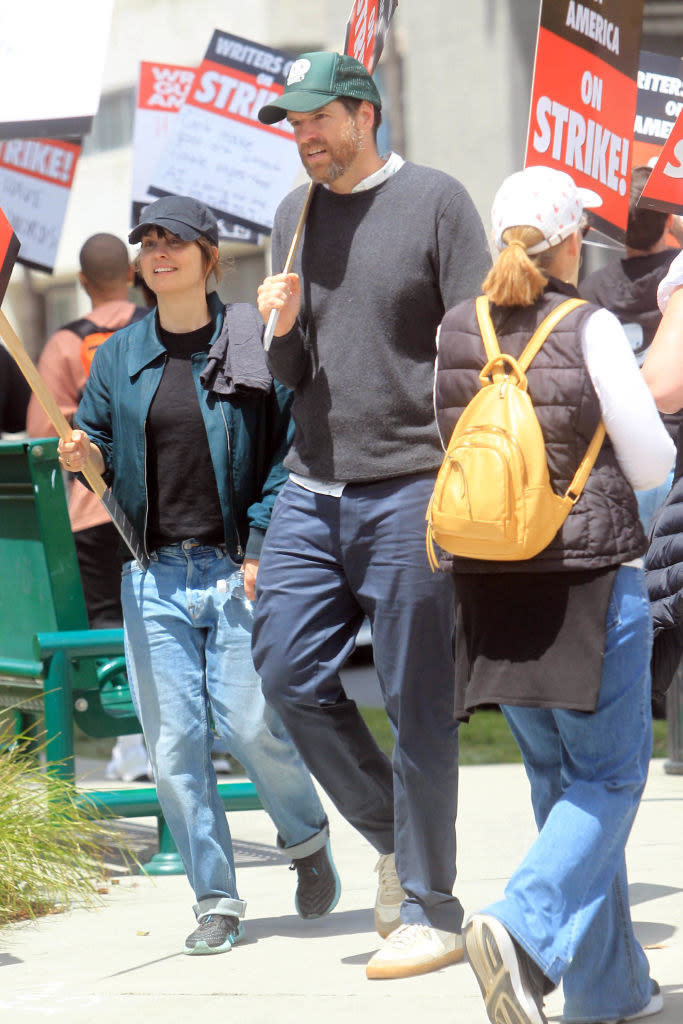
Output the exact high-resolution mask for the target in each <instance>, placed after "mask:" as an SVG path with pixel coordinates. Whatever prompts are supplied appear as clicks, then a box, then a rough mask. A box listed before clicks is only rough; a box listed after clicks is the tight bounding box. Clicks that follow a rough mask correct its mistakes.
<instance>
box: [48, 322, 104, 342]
mask: <svg viewBox="0 0 683 1024" xmlns="http://www.w3.org/2000/svg"><path fill="white" fill-rule="evenodd" d="M60 330H61V331H71V332H72V333H73V334H75V335H77V336H78V337H79V338H80V339H81V341H83V340H84V339H85V338H87V337H88V335H89V334H99V333H100V332H101V331H106V330H108V328H106V327H98V326H97V324H96V323H95V322H94V321H93V320H88V318H87V316H83V317H80V318H79V319H78V320H72V321H71V323H68V324H64V326H63V327H60Z"/></svg>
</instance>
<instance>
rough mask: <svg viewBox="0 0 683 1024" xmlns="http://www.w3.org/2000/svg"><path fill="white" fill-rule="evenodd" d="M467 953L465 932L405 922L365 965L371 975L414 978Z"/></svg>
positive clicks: (446, 964)
mask: <svg viewBox="0 0 683 1024" xmlns="http://www.w3.org/2000/svg"><path fill="white" fill-rule="evenodd" d="M463 954H464V950H463V944H462V935H456V934H455V933H454V932H442V931H439V929H438V928H430V927H429V925H426V924H402V925H401V926H400V927H399V928H397V929H396V931H394V932H392V933H391V935H390V936H389V938H388V939H386V941H385V942H384V945H383V946H382V948H381V949H379V950H378V951H377V952H376V953H375V955H374V956H373V957H372V959H371V960H370V961H369V963H368V965H367V967H366V968H365V973H366V975H367V977H368V978H412V977H413V976H414V975H416V974H428V973H429V971H438V969H439V968H440V967H447V966H448V964H455V963H457V962H458V960H462V958H463Z"/></svg>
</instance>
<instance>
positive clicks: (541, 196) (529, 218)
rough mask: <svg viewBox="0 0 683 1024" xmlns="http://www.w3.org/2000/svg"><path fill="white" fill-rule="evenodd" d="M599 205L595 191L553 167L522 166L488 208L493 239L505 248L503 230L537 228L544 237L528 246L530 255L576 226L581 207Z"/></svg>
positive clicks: (557, 241)
mask: <svg viewBox="0 0 683 1024" xmlns="http://www.w3.org/2000/svg"><path fill="white" fill-rule="evenodd" d="M596 206H602V199H601V198H600V196H599V195H598V194H597V192H592V191H591V190H590V189H587V188H577V186H576V184H575V183H574V179H573V178H572V177H571V175H569V174H565V172H564V171H557V170H555V168H553V167H541V166H536V167H525V168H524V170H523V171H517V173H516V174H511V175H510V176H509V178H506V179H505V181H504V182H503V184H502V185H501V186H500V188H499V189H498V191H497V193H496V197H495V199H494V200H493V206H492V208H491V224H492V226H493V236H494V241H495V244H496V246H497V248H498V249H499V250H503V249H504V248H505V247H506V244H507V243H506V242H505V241H504V240H503V232H504V231H506V230H507V229H508V228H518V227H532V228H537V229H538V230H539V231H540V232H541V233H542V234H543V236H544V240H543V241H542V242H539V243H538V244H537V245H532V246H530V247H529V248H528V249H527V250H526V251H527V253H528V254H529V255H530V256H533V255H535V254H536V253H538V252H543V251H544V250H545V249H550V248H552V246H554V245H559V244H560V242H562V241H564V239H565V238H568V237H569V235H571V233H572V232H573V231H576V229H577V228H578V227H579V225H580V223H581V218H582V216H583V211H584V209H591V208H593V207H596Z"/></svg>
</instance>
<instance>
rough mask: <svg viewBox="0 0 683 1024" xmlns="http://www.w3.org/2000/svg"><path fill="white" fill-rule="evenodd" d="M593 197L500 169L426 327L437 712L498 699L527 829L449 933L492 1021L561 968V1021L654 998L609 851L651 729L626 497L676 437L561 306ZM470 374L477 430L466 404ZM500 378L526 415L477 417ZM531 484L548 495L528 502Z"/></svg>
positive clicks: (594, 323) (639, 579) (610, 319)
mask: <svg viewBox="0 0 683 1024" xmlns="http://www.w3.org/2000/svg"><path fill="white" fill-rule="evenodd" d="M598 203H599V199H598V197H597V196H595V195H594V194H593V193H586V192H585V191H583V190H579V189H578V188H577V187H576V185H575V183H574V181H573V180H572V178H571V177H570V176H569V175H567V174H564V173H562V172H560V171H557V170H553V169H551V168H546V167H529V168H527V169H526V170H524V171H521V172H519V173H517V174H513V175H511V176H510V177H509V178H507V179H506V180H505V181H504V182H503V184H502V186H501V187H500V189H499V191H498V193H497V195H496V197H495V200H494V204H493V210H492V221H493V232H494V237H495V243H496V246H497V248H498V250H499V256H498V259H497V261H496V263H495V265H494V266H493V268H492V270H491V271H490V273H489V274H488V276H487V278H486V280H485V281H484V283H483V292H484V296H485V298H484V299H481V298H480V299H479V300H476V302H475V301H474V300H468V301H466V302H464V303H461V304H460V305H458V306H456V307H455V308H454V309H452V310H450V311H449V312H448V313H447V314H446V316H445V318H444V320H443V322H442V324H441V327H440V329H439V339H438V357H437V365H436V381H435V392H434V394H435V406H436V413H437V420H438V425H439V430H440V432H441V436H442V439H443V442H444V446H446V445H448V442H449V439H450V438H451V435H452V434H454V441H453V443H452V444H451V445H450V446H449V452H450V456H449V458H447V460H445V465H444V467H443V469H442V474H443V477H442V480H441V483H442V485H443V486H442V490H441V492H439V493H437V491H438V485H437V490H435V497H434V501H433V509H432V518H431V519H430V528H431V529H432V532H433V536H434V539H435V540H436V541H437V543H440V544H441V546H442V547H447V548H448V551H449V552H451V554H450V556H449V555H448V554H447V553H444V554H442V555H441V557H440V562H441V567H442V568H443V569H446V570H447V571H450V572H451V573H452V575H453V579H454V583H455V594H456V598H455V600H456V632H455V637H456V643H455V660H456V708H457V711H458V716H459V718H460V719H461V720H467V718H468V717H469V714H470V713H471V712H473V711H474V709H475V708H476V707H477V706H478V705H481V704H491V703H496V704H500V705H501V707H502V710H503V713H504V714H505V717H506V719H507V721H508V723H509V725H510V728H511V730H512V732H513V734H514V736H515V739H516V740H517V742H518V744H519V747H520V750H521V752H522V756H523V759H524V765H525V768H526V772H527V775H528V777H529V781H530V784H531V798H532V803H533V808H534V814H535V817H536V822H537V825H538V829H539V835H538V838H537V840H536V841H535V842H534V844H533V846H532V847H531V849H530V850H529V852H528V854H527V856H526V857H525V859H524V861H523V862H522V864H521V865H520V866H519V867H518V868H517V870H516V871H515V872H514V874H513V875H512V878H511V879H510V881H509V883H508V885H507V887H506V889H505V895H504V898H503V899H501V900H499V901H498V902H496V903H493V904H491V905H490V906H488V907H486V908H485V909H484V910H482V911H481V912H479V913H476V914H474V915H473V916H472V917H471V918H470V920H469V921H468V922H467V924H466V927H465V933H464V934H465V946H466V950H467V954H468V957H469V961H470V964H471V966H472V968H473V970H474V973H475V975H476V977H477V981H478V982H479V986H480V988H481V991H482V995H483V997H484V1000H485V1002H486V1008H487V1012H488V1015H489V1019H490V1020H491V1021H495V1022H501V1021H506V1022H507V1021H510V1022H512V1021H514V1022H515V1024H523V1022H524V1024H543V1022H545V1021H546V1017H545V1016H544V1013H543V998H544V996H545V995H546V994H547V993H549V992H550V991H551V990H552V989H553V988H555V987H556V986H557V985H558V984H559V983H560V981H562V982H563V986H564V1001H565V1002H564V1016H563V1019H564V1020H565V1021H573V1022H578V1021H585V1022H589V1021H590V1022H598V1021H601V1022H608V1021H610V1022H611V1021H621V1020H631V1019H633V1018H636V1017H640V1016H648V1015H650V1014H654V1013H656V1012H657V1011H658V1010H659V1009H661V1006H662V997H661V994H660V992H659V988H658V986H657V984H656V982H654V981H653V980H652V979H651V978H650V973H649V966H648V963H647V959H646V957H645V954H644V953H643V950H642V948H641V947H640V945H639V944H638V942H637V941H636V939H635V936H634V934H633V929H632V925H631V918H630V909H629V904H628V894H627V881H626V865H625V859H624V848H625V844H626V841H627V839H628V835H629V832H630V829H631V825H632V823H633V820H634V817H635V814H636V811H637V808H638V804H639V801H640V797H641V794H642V791H643V787H644V785H645V779H646V776H647V769H648V763H649V758H650V751H651V742H652V736H651V719H650V670H649V665H650V648H651V642H652V630H651V625H650V614H649V604H648V598H647V593H646V590H645V586H644V582H643V571H642V555H643V553H644V551H645V547H646V541H645V536H644V534H643V530H642V527H641V525H640V521H639V518H638V508H637V504H636V500H635V497H634V494H633V488H634V487H635V488H641V489H644V488H647V487H652V486H655V485H656V484H658V483H659V482H660V481H661V480H663V479H664V477H665V476H666V474H667V473H668V471H669V469H670V467H671V464H672V461H673V457H674V448H673V444H672V442H671V440H670V438H669V436H668V434H667V432H666V430H665V429H664V427H663V426H662V424H661V421H660V419H659V416H658V414H657V411H656V409H655V406H654V402H653V401H652V398H651V396H650V394H649V392H648V391H647V388H646V386H645V383H644V381H643V380H642V377H641V376H640V373H639V370H638V367H637V365H636V362H635V358H634V356H633V354H632V352H631V348H630V345H629V343H628V340H627V338H626V336H625V335H624V333H623V330H622V328H621V326H620V325H619V323H618V321H617V320H616V318H615V317H614V316H613V315H612V314H611V313H608V312H607V311H606V310H602V309H598V308H597V307H595V306H592V305H590V304H588V303H578V302H571V303H569V304H566V303H567V300H568V299H576V298H577V297H578V293H577V291H576V284H577V281H578V272H579V262H580V253H581V243H582V237H583V234H584V233H585V230H586V228H587V219H586V215H585V213H584V207H585V206H590V205H598ZM561 307H562V308H561ZM549 316H552V319H550V320H549V319H548V317H549ZM539 330H540V332H541V333H540V335H539ZM483 335H484V336H485V337H486V343H485V342H484V340H483V337H482V336H483ZM541 335H545V336H544V337H541ZM534 336H535V343H534V346H533V351H532V352H531V353H530V352H528V351H527V352H526V353H524V349H525V348H526V346H527V344H528V342H529V339H530V338H532V337H534ZM539 338H540V341H539ZM499 351H500V353H502V355H501V354H497V353H498V352H499ZM485 387H490V388H492V389H493V390H492V391H491V392H490V395H489V399H487V402H488V408H487V412H486V413H485V414H483V419H484V420H486V421H487V422H488V424H489V428H490V429H489V433H490V434H491V435H492V439H490V440H488V441H485V440H484V438H483V433H484V428H485V427H486V426H487V423H485V422H482V415H479V416H474V417H472V409H471V407H470V403H471V401H472V399H473V398H474V397H475V395H477V393H478V392H479V391H480V389H481V390H483V389H484V388H485ZM511 388H512V389H519V390H521V392H523V393H524V395H525V396H526V397H525V401H526V399H527V398H528V399H529V400H530V401H529V402H527V405H529V406H530V407H531V408H532V412H531V413H529V411H528V409H526V408H525V411H524V412H523V413H520V414H519V416H518V417H517V420H516V419H515V417H516V413H514V411H513V413H512V414H508V417H507V420H506V421H505V422H504V423H502V425H501V424H494V425H493V427H491V423H492V421H493V419H494V418H495V417H496V415H497V413H496V409H495V405H496V401H497V399H500V403H501V404H504V403H506V402H508V400H509V398H510V395H509V391H510V389H511ZM472 404H473V405H474V403H472ZM515 408H516V407H515ZM461 417H464V419H463V422H462V423H459V421H460V419H461ZM520 417H521V418H522V419H523V420H524V428H525V429H526V428H527V427H528V425H529V421H530V420H531V419H532V418H534V419H535V420H537V425H538V426H540V432H541V435H542V439H543V442H544V447H545V459H542V458H541V459H540V460H539V457H538V451H536V452H535V454H534V462H535V464H534V465H533V466H530V465H529V466H528V465H527V464H526V462H525V454H526V452H525V446H526V445H527V441H526V440H525V439H524V438H523V437H522V436H521V435H522V433H523V431H522V427H521V425H520V423H519V422H518V420H519V418H520ZM601 420H602V422H603V423H604V427H605V429H606V437H605V440H604V442H603V432H602V429H601V426H600V424H601ZM456 425H457V426H456ZM454 432H455V433H454ZM518 433H519V436H518ZM456 435H458V436H456ZM504 435H505V436H504ZM456 441H457V444H456ZM546 462H547V467H546ZM540 463H543V464H542V465H540ZM484 465H486V466H487V469H486V472H485V473H482V472H481V470H482V466H484ZM580 467H582V469H581V470H580ZM577 471H579V472H577ZM536 488H539V489H543V488H546V489H547V488H549V489H550V491H552V492H554V494H551V495H550V497H549V498H548V496H547V495H546V498H547V500H546V499H544V501H541V502H540V503H539V502H538V501H537V500H536V495H535V494H534V493H533V491H534V489H536ZM553 497H556V499H557V501H556V502H555V503H553V502H552V498H553ZM544 502H545V503H544ZM561 504H562V507H560V505H561ZM435 505H438V506H439V508H438V509H437V508H435V507H434V506H435ZM437 513H441V514H442V519H438V515H437ZM449 516H450V518H449ZM551 518H552V522H550V525H549V519H551ZM449 524H450V526H449ZM449 529H450V532H449ZM482 538H490V540H487V539H484V541H483V542H482ZM534 538H537V539H536V540H535V541H534ZM520 552H521V553H520Z"/></svg>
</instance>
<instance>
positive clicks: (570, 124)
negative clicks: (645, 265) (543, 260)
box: [525, 0, 643, 241]
mask: <svg viewBox="0 0 683 1024" xmlns="http://www.w3.org/2000/svg"><path fill="white" fill-rule="evenodd" d="M642 21H643V0H590V2H585V3H576V2H575V0H543V3H542V5H541V15H540V24H539V29H538V41H537V44H536V64H535V68H534V82H533V89H532V98H531V111H530V116H529V133H528V137H527V147H526V159H525V164H526V165H527V166H529V165H532V164H545V165H547V166H550V167H555V168H557V169H558V170H561V171H566V172H567V173H568V174H571V176H572V177H573V178H574V180H575V182H576V184H577V185H579V186H580V187H583V188H588V189H591V190H593V191H594V192H597V193H598V195H599V196H600V198H601V199H602V206H601V207H600V208H599V210H597V211H595V210H593V211H591V218H592V219H593V220H594V222H595V224H596V226H597V227H598V228H600V230H601V231H603V232H604V233H605V234H607V235H610V236H612V237H613V238H616V239H618V240H620V241H621V240H623V237H624V232H625V228H626V222H627V220H628V183H629V180H630V175H631V160H632V145H631V143H632V139H633V125H634V120H635V114H636V97H637V84H636V78H637V73H638V59H639V52H640V35H641V29H642Z"/></svg>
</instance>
